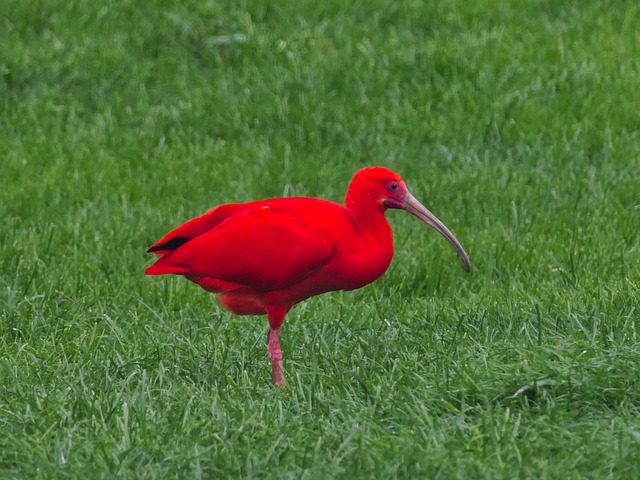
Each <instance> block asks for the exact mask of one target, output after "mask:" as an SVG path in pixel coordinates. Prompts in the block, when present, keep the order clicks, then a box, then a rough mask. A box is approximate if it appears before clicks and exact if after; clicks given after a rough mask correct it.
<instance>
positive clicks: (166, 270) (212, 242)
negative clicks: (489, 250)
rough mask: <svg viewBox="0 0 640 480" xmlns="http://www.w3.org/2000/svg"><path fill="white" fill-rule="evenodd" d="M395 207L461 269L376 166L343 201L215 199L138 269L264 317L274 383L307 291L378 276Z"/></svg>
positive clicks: (432, 221)
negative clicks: (185, 282)
mask: <svg viewBox="0 0 640 480" xmlns="http://www.w3.org/2000/svg"><path fill="white" fill-rule="evenodd" d="M389 208H393V209H403V210H406V211H407V212H409V213H411V214H412V215H415V216H416V217H418V218H419V219H420V220H422V221H423V222H425V223H426V224H427V225H429V226H431V227H433V228H434V229H435V230H436V231H438V232H439V233H440V234H442V235H443V236H444V237H445V238H446V239H447V240H448V241H449V242H450V243H451V244H452V245H453V247H454V248H455V249H456V251H457V252H458V255H459V256H460V259H461V260H462V263H463V265H464V268H465V270H466V271H470V269H471V266H470V263H469V257H468V256H467V254H466V252H465V251H464V249H463V248H462V245H460V242H458V240H457V239H456V238H455V237H454V236H453V234H452V233H451V232H450V231H449V229H448V228H447V227H446V226H445V225H444V224H443V223H442V222H441V221H440V220H438V218H437V217H436V216H435V215H434V214H433V213H431V212H430V211H429V210H427V209H426V208H425V207H424V206H423V205H422V204H421V203H420V202H419V201H418V200H416V198H415V197H414V196H413V195H411V193H409V190H408V189H407V187H406V185H405V183H404V181H403V180H402V178H400V176H399V175H397V174H395V173H393V172H392V171H390V170H388V169H386V168H382V167H368V168H364V169H362V170H360V171H358V172H356V174H355V175H354V177H353V179H352V180H351V183H350V184H349V188H348V189H347V194H346V198H345V201H344V205H340V204H338V203H334V202H330V201H327V200H321V199H316V198H307V197H295V198H272V199H268V200H258V201H254V202H248V203H235V204H226V205H220V206H218V207H215V208H213V209H211V210H209V211H208V212H207V213H205V214H204V215H202V216H199V217H196V218H194V219H192V220H189V221H188V222H186V223H184V224H183V225H181V226H179V227H178V228H176V229H175V230H172V231H171V232H169V233H168V234H166V235H165V236H164V237H162V238H161V239H160V240H158V241H157V242H156V243H154V244H153V245H152V246H151V247H150V248H149V249H148V250H147V252H149V253H154V254H158V255H161V257H160V258H159V259H158V260H157V261H156V262H155V263H154V264H153V265H152V266H150V267H149V268H147V270H146V271H145V274H147V275H163V274H177V275H183V276H185V277H186V278H187V279H189V280H191V281H192V282H195V283H197V284H198V285H200V286H201V287H202V288H204V289H205V290H208V291H209V292H213V293H216V294H217V297H218V301H219V303H220V304H221V305H222V307H224V308H226V309H228V310H230V311H231V312H233V313H236V314H238V315H264V314H266V315H267V319H268V321H269V327H270V328H269V331H268V335H267V345H268V352H269V359H270V361H271V367H272V370H273V381H274V382H275V384H276V385H283V383H284V378H283V375H282V351H281V350H280V345H279V342H278V337H279V334H280V327H281V326H282V323H283V321H284V317H285V315H286V314H287V312H288V311H289V309H290V308H291V307H292V306H293V305H294V304H296V303H298V302H301V301H302V300H305V299H306V298H309V297H311V296H313V295H318V294H321V293H325V292H329V291H334V290H354V289H356V288H360V287H363V286H365V285H367V284H369V283H371V282H373V281H374V280H376V279H377V278H378V277H380V276H381V275H382V274H383V273H384V272H385V271H386V270H387V268H388V267H389V264H390V263H391V258H392V257H393V236H392V232H391V227H390V225H389V223H388V222H387V219H386V218H385V215H384V214H385V211H386V210H387V209H389Z"/></svg>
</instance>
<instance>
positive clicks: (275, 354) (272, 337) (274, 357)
mask: <svg viewBox="0 0 640 480" xmlns="http://www.w3.org/2000/svg"><path fill="white" fill-rule="evenodd" d="M279 334H280V329H279V328H270V329H269V333H268V334H267V341H268V345H269V346H268V349H269V360H271V368H272V369H273V383H275V384H276V385H277V386H279V387H282V386H284V377H283V376H282V350H280V344H279V343H278V335H279Z"/></svg>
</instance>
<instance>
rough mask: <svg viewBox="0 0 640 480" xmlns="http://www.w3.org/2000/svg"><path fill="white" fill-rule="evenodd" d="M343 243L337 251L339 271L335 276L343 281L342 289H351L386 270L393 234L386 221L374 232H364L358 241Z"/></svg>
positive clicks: (391, 255)
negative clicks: (342, 246)
mask: <svg viewBox="0 0 640 480" xmlns="http://www.w3.org/2000/svg"><path fill="white" fill-rule="evenodd" d="M384 227H386V228H384ZM344 245H345V247H344V248H342V249H340V251H339V252H338V255H339V256H340V262H339V265H340V268H339V270H340V272H339V276H338V277H337V278H340V279H341V281H342V282H343V283H344V284H343V285H341V289H343V290H353V289H356V288H360V287H363V286H364V285H367V284H369V283H371V282H373V281H374V280H376V279H377V278H379V277H380V276H381V275H382V274H384V272H386V271H387V269H388V268H389V264H390V263H391V259H392V258H393V236H392V233H391V228H390V227H389V226H388V224H387V223H386V222H385V224H384V225H383V226H382V227H379V228H377V229H376V230H375V232H372V233H371V234H367V233H366V232H364V233H363V234H362V235H361V236H359V238H358V241H352V242H347V243H345V244H344Z"/></svg>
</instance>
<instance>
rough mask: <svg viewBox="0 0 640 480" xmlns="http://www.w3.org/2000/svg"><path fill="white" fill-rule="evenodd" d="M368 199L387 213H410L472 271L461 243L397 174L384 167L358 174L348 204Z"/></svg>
mask: <svg viewBox="0 0 640 480" xmlns="http://www.w3.org/2000/svg"><path fill="white" fill-rule="evenodd" d="M364 200H366V201H368V202H373V204H374V205H377V206H378V208H381V209H382V210H383V211H384V210H386V209H388V208H393V209H400V210H406V211H407V212H409V213H410V214H411V215H413V216H415V217H417V218H419V219H420V220H422V221H423V222H424V223H426V224H427V225H429V226H430V227H432V228H433V229H434V230H436V231H437V232H438V233H440V234H441V235H442V236H443V237H444V238H446V239H447V240H448V241H449V243H450V244H451V245H453V248H455V249H456V252H458V256H459V257H460V260H461V261H462V264H463V265H464V269H465V270H466V271H467V272H469V271H471V263H470V261H469V256H468V255H467V252H465V251H464V248H462V245H461V244H460V242H458V240H457V239H456V237H455V236H454V235H453V233H451V231H450V230H449V229H448V228H447V227H446V225H445V224H444V223H442V222H441V221H440V220H439V219H438V217H436V216H435V215H434V214H433V213H431V212H430V211H429V210H428V209H427V208H426V207H425V206H424V205H422V203H420V202H419V201H418V200H417V199H416V198H415V197H414V196H413V195H412V194H411V192H409V189H408V188H407V186H406V185H405V183H404V180H403V179H402V178H401V177H400V176H399V175H398V174H397V173H394V172H392V171H391V170H389V169H387V168H383V167H368V168H363V169H362V170H359V171H358V172H356V174H355V175H354V177H353V179H352V180H351V184H350V185H349V190H348V191H347V198H346V199H345V205H346V206H347V208H349V204H350V203H355V202H358V203H360V202H362V201H364Z"/></svg>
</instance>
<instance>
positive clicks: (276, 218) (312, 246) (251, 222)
mask: <svg viewBox="0 0 640 480" xmlns="http://www.w3.org/2000/svg"><path fill="white" fill-rule="evenodd" d="M188 223H189V222H187V224H185V225H188ZM305 223H306V222H305V221H304V219H300V218H299V217H298V216H297V215H296V214H293V213H287V212H282V211H281V212H278V211H277V209H272V208H270V207H267V206H259V207H258V208H251V209H249V210H245V211H243V212H241V213H238V214H236V215H234V216H232V217H231V218H228V219H227V220H225V221H223V222H221V223H218V225H217V226H215V227H214V228H212V229H210V230H209V231H207V232H205V233H203V234H201V235H199V236H197V237H196V238H194V239H192V240H189V241H188V242H185V243H184V244H183V245H182V246H180V247H179V248H177V249H176V250H173V251H170V252H169V253H167V254H166V255H164V256H163V257H161V258H160V259H158V261H157V262H156V263H155V264H154V265H153V266H151V267H149V268H148V269H147V272H146V273H147V274H151V275H153V274H163V273H178V274H185V275H187V276H193V277H196V278H198V277H200V278H202V277H204V278H211V279H216V280H218V281H219V284H220V285H222V284H230V285H233V284H235V285H237V286H238V287H240V286H244V287H249V288H251V289H252V290H254V291H263V292H266V291H275V290H280V289H282V288H285V287H287V286H289V285H292V284H294V283H296V282H298V281H300V280H302V279H303V278H305V277H307V276H309V275H311V274H312V273H313V272H315V271H316V270H318V269H319V268H321V267H322V266H323V265H325V264H326V263H327V262H329V260H330V259H331V258H332V257H333V255H334V251H335V245H334V244H333V243H332V242H331V241H329V240H328V239H326V238H325V237H324V236H322V235H321V234H320V233H318V232H315V231H313V230H312V229H311V228H309V225H305ZM214 283H215V282H214ZM225 290H226V288H225Z"/></svg>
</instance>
